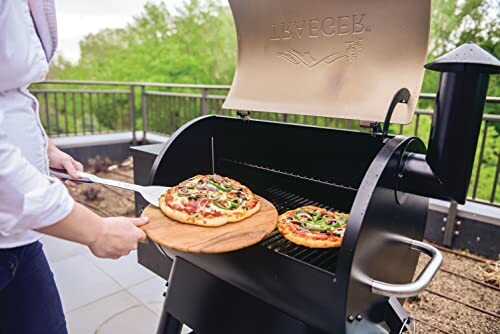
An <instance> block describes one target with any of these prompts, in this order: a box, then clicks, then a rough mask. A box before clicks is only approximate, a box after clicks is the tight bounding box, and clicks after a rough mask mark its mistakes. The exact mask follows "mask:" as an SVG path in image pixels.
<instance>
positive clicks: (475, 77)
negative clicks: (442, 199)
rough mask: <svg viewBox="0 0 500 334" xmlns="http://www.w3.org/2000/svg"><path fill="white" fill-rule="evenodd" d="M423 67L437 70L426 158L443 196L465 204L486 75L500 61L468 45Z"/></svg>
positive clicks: (496, 69) (498, 69)
mask: <svg viewBox="0 0 500 334" xmlns="http://www.w3.org/2000/svg"><path fill="white" fill-rule="evenodd" d="M425 68H427V69H429V70H433V71H437V72H441V77H440V80H439V88H438V92H437V96H436V103H435V106H434V115H433V119H432V128H431V134H430V139H429V147H428V153H427V157H426V160H427V163H428V164H429V166H430V167H431V169H432V172H433V173H434V175H435V176H436V177H437V178H438V179H439V181H440V182H441V184H442V186H443V188H444V190H445V191H446V193H447V196H449V197H450V198H452V199H454V200H455V201H457V202H459V203H464V202H465V199H466V197H467V189H468V186H469V183H470V178H471V173H472V166H473V163H474V154H475V152H476V147H477V139H478V136H479V131H480V128H481V120H482V115H483V108H484V103H485V98H486V93H487V90H488V81H489V77H490V74H498V73H500V62H499V61H498V59H496V58H495V57H494V56H492V55H491V54H489V53H488V52H486V51H485V50H483V49H482V48H481V47H479V46H478V45H477V44H475V43H472V42H469V43H466V44H464V45H462V46H460V47H458V48H456V49H455V50H453V51H451V52H449V53H447V54H445V55H443V56H442V57H440V58H438V59H436V60H435V61H433V62H431V63H429V64H427V65H425Z"/></svg>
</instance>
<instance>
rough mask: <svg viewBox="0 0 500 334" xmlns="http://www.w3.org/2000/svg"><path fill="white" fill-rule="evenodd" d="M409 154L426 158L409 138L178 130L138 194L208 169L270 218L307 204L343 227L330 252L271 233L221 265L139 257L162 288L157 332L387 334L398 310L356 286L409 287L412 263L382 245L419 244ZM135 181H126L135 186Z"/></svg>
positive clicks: (249, 126) (211, 122)
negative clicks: (338, 215)
mask: <svg viewBox="0 0 500 334" xmlns="http://www.w3.org/2000/svg"><path fill="white" fill-rule="evenodd" d="M411 153H425V148H424V145H423V143H422V142H421V141H420V140H419V139H418V138H407V137H393V138H387V137H384V136H379V135H373V134H369V133H362V132H355V131H346V130H336V129H327V128H320V127H311V126H303V125H293V124H284V123H275V122H269V121H256V120H247V119H239V118H229V117H221V116H206V117H202V118H198V119H196V120H194V121H192V122H190V123H188V124H186V125H185V126H184V127H182V128H181V129H179V130H178V131H177V132H176V133H175V134H174V135H173V136H172V137H171V138H170V139H169V141H168V142H167V143H166V144H165V145H164V146H163V147H162V149H161V152H160V153H159V154H158V156H157V157H156V159H155V161H154V163H153V166H152V168H151V171H150V174H149V180H148V182H146V183H149V184H155V185H175V184H177V183H179V182H180V181H182V180H184V179H187V178H189V177H191V176H192V175H195V174H198V173H200V174H208V173H212V172H213V170H215V172H217V173H219V174H222V175H225V176H229V177H231V178H235V179H237V180H239V181H241V182H242V183H243V184H246V185H248V186H249V187H250V188H251V189H252V190H253V191H254V192H255V193H257V194H259V195H261V196H263V197H265V198H266V199H268V200H269V201H271V202H272V203H273V204H274V205H275V206H276V208H277V210H278V212H279V213H280V214H281V213H283V212H285V211H287V210H289V209H294V208H296V207H298V206H302V205H308V204H313V205H317V206H320V207H325V208H333V209H338V210H341V211H345V212H350V218H349V221H348V225H347V226H348V227H347V231H346V235H345V239H344V242H343V245H342V247H341V248H339V249H327V250H318V249H309V248H305V247H302V246H297V245H294V244H292V243H290V242H288V241H287V240H285V239H284V238H282V237H281V236H280V235H279V233H277V232H276V231H275V232H274V233H273V234H272V235H271V236H269V237H268V238H266V239H265V240H264V241H263V242H261V243H260V244H257V245H255V246H252V247H249V248H246V249H243V250H240V251H235V252H231V253H225V254H211V255H210V254H190V253H183V252H178V251H174V250H171V249H167V248H161V247H158V249H155V247H156V246H155V245H152V244H150V245H149V246H142V247H141V248H140V250H139V261H140V263H142V264H143V265H145V266H146V267H148V268H150V269H152V270H153V271H155V272H156V273H158V274H160V275H162V276H163V277H165V278H166V279H169V282H170V286H169V289H168V292H167V299H166V303H165V309H164V317H163V318H162V323H161V324H160V331H161V333H176V330H178V328H179V327H178V326H176V325H175V324H176V323H177V324H178V323H180V322H183V323H186V324H187V325H189V326H190V327H191V328H193V329H194V330H195V331H196V332H197V333H202V334H208V333H360V332H363V333H370V332H371V333H380V332H386V331H390V332H396V333H397V332H398V331H399V330H400V328H401V322H402V321H404V320H405V319H403V318H404V317H405V315H404V310H403V309H402V308H401V306H400V304H399V303H398V301H397V300H395V299H393V298H387V297H382V296H379V295H376V294H374V293H372V292H371V290H370V288H369V286H368V285H367V284H366V279H365V280H363V279H362V277H365V278H366V277H368V278H371V279H376V280H379V281H384V282H389V283H408V282H410V281H411V280H412V277H413V275H414V272H415V268H416V264H417V260H418V253H417V252H415V251H412V250H410V249H409V248H407V247H404V246H402V245H400V244H397V243H394V242H392V241H391V240H392V239H391V238H392V237H393V236H395V235H397V236H403V237H407V238H411V239H415V240H422V238H423V234H424V230H425V222H426V215H427V207H428V199H427V198H426V197H422V196H418V195H414V194H410V193H405V192H401V191H398V189H400V186H399V184H400V182H401V172H402V168H403V166H404V162H405V159H407V157H408V156H409V155H411ZM136 159H151V155H149V158H147V155H146V156H141V155H137V157H136ZM135 163H138V166H140V165H141V162H135ZM143 165H144V163H143ZM146 165H147V164H146ZM144 173H145V171H144V170H136V177H137V175H144ZM136 181H138V183H141V182H140V180H138V179H136ZM142 183H144V182H142ZM139 203H140V202H139ZM139 205H140V204H139ZM172 263H173V267H172V268H173V269H172V270H171V269H170V268H171V266H172ZM221 296H224V298H223V299H224V300H223V301H220V298H221ZM240 301H241V302H240ZM221 304H224V307H222V308H221V310H222V311H219V307H218V306H220V305H221ZM224 309H225V311H224ZM227 312H230V315H228V313H227ZM228 317H229V318H228ZM245 319H246V321H244V320H245ZM249 322H251V324H250V323H249Z"/></svg>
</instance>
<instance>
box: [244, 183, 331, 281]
mask: <svg viewBox="0 0 500 334" xmlns="http://www.w3.org/2000/svg"><path fill="white" fill-rule="evenodd" d="M250 188H252V187H251V185H250ZM259 195H260V196H262V197H265V198H266V199H267V200H269V201H270V202H271V203H273V205H274V206H275V207H276V209H277V210H278V213H279V214H282V213H283V212H285V211H288V210H292V209H295V208H297V207H300V206H304V205H315V206H318V207H321V208H327V209H333V208H330V207H327V206H325V205H323V204H321V203H318V202H314V201H312V200H309V199H307V198H304V197H302V196H299V195H297V194H292V193H289V192H286V191H283V190H281V189H278V188H268V189H265V190H264V191H260V192H259ZM260 245H262V246H264V247H266V248H268V249H270V250H273V251H275V252H278V253H281V254H284V255H286V256H290V257H293V258H295V259H297V260H299V261H302V262H305V263H308V264H310V265H313V266H315V267H318V268H321V269H323V270H327V271H329V272H331V273H335V267H336V264H337V256H338V254H339V248H329V249H312V248H308V247H304V246H299V245H296V244H294V243H292V242H290V241H288V240H287V239H285V238H283V237H282V236H281V235H280V233H279V232H278V230H275V231H274V232H273V233H272V234H271V235H270V236H269V237H267V238H266V239H264V241H262V242H261V243H260Z"/></svg>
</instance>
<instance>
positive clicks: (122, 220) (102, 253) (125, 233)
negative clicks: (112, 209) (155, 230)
mask: <svg viewBox="0 0 500 334" xmlns="http://www.w3.org/2000/svg"><path fill="white" fill-rule="evenodd" d="M103 219H104V224H103V227H102V229H101V232H100V233H99V235H98V237H97V239H96V240H95V241H94V242H93V243H91V244H90V245H89V248H90V250H91V251H92V253H93V254H94V255H95V256H97V257H103V258H111V259H118V258H119V257H122V256H124V255H127V254H128V253H130V251H132V250H134V249H137V244H138V243H139V242H144V241H146V234H145V233H144V231H142V230H141V229H140V228H139V226H142V225H144V224H146V223H147V222H148V218H147V217H143V218H127V217H109V218H103Z"/></svg>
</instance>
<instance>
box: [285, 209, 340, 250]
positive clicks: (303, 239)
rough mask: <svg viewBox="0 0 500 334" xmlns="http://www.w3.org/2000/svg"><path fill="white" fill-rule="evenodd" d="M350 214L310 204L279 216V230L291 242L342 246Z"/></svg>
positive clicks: (316, 246)
mask: <svg viewBox="0 0 500 334" xmlns="http://www.w3.org/2000/svg"><path fill="white" fill-rule="evenodd" d="M348 218H349V215H348V214H347V213H342V212H339V211H333V210H327V209H322V208H318V207H316V206H312V205H308V206H304V207H301V208H298V209H295V210H290V211H287V212H285V213H283V214H282V215H280V216H279V217H278V230H279V232H280V233H281V235H283V236H284V237H285V238H287V239H288V240H290V241H291V242H293V243H295V244H298V245H302V246H306V247H311V248H334V247H340V245H341V244H342V239H343V238H344V232H345V228H346V223H347V219H348Z"/></svg>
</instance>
